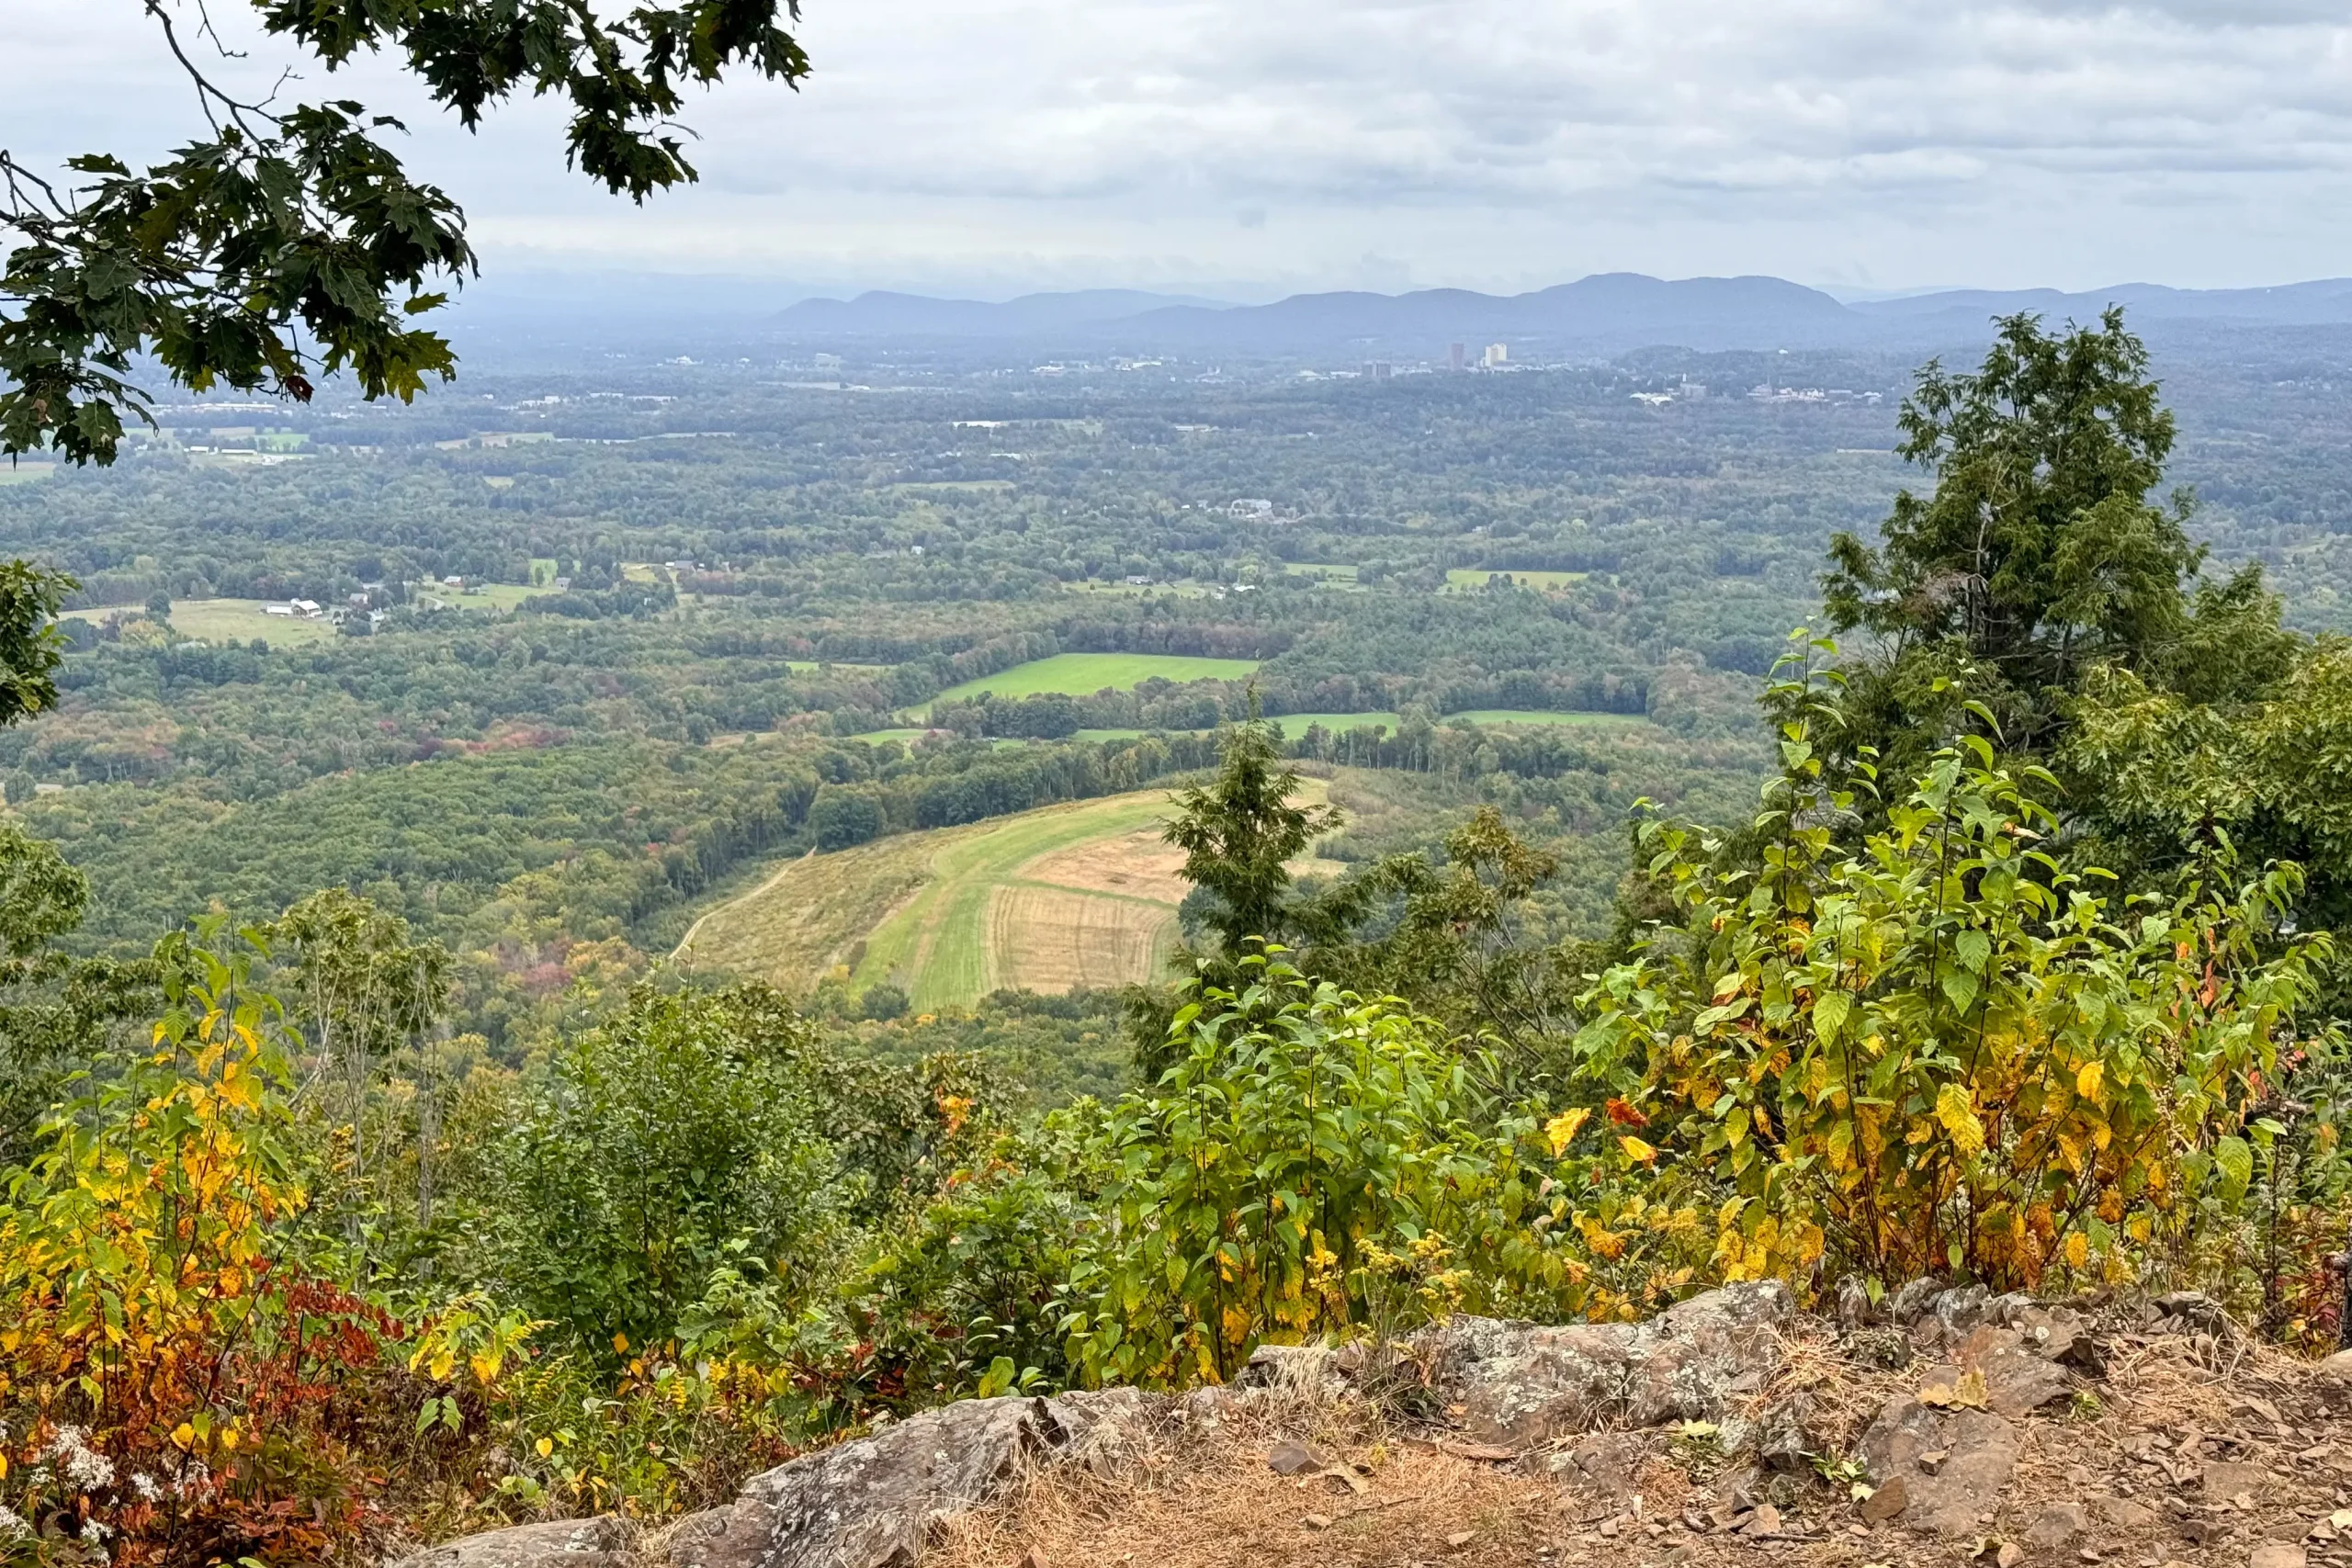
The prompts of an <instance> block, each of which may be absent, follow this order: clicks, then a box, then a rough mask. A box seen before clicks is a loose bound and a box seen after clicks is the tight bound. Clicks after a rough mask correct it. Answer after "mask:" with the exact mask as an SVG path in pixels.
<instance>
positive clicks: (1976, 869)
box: [1577, 717, 2337, 1290]
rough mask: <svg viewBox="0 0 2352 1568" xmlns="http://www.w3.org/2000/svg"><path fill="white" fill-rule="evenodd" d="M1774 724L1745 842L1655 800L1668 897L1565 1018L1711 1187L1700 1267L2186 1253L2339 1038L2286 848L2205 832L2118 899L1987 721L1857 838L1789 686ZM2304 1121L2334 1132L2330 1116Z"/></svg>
mask: <svg viewBox="0 0 2352 1568" xmlns="http://www.w3.org/2000/svg"><path fill="white" fill-rule="evenodd" d="M1783 752H1784V755H1785V757H1786V759H1787V761H1788V762H1789V765H1790V770H1791V771H1790V774H1789V777H1788V780H1787V781H1786V782H1785V783H1784V784H1783V785H1782V786H1781V795H1780V797H1779V799H1778V800H1777V801H1776V802H1774V809H1772V810H1771V811H1770V812H1768V813H1767V815H1766V816H1765V817H1764V818H1760V819H1759V821H1758V824H1757V838H1758V840H1759V841H1760V853H1759V854H1758V857H1757V858H1758V865H1757V868H1756V869H1754V870H1748V869H1744V868H1743V867H1742V866H1740V865H1739V864H1737V863H1733V862H1731V861H1730V860H1729V858H1728V857H1726V856H1724V854H1723V853H1722V852H1721V849H1720V846H1718V845H1717V844H1715V843H1713V842H1712V841H1710V840H1708V839H1706V838H1704V837H1702V836H1701V835H1699V834H1696V833H1693V832H1691V831H1688V830H1685V829H1678V828H1671V827H1667V826H1664V825H1658V824H1653V825H1650V826H1648V827H1646V828H1645V829H1643V833H1642V841H1643V842H1644V844H1645V846H1646V847H1647V848H1648V850H1649V851H1650V852H1651V854H1652V856H1653V857H1654V858H1653V859H1652V860H1651V862H1650V863H1649V866H1648V874H1649V875H1650V876H1651V877H1652V878H1653V879H1655V880H1656V881H1657V882H1659V883H1660V884H1662V885H1664V886H1667V887H1668V888H1669V889H1670V890H1671V894H1672V897H1673V898H1674V900H1675V901H1676V903H1677V905H1678V906H1679V910H1680V915H1681V919H1680V920H1679V924H1678V925H1677V926H1675V927H1673V928H1671V929H1668V930H1664V931H1660V932H1658V933H1657V935H1656V936H1654V937H1653V938H1652V939H1651V940H1650V941H1649V942H1646V943H1645V945H1644V946H1643V948H1642V949H1641V951H1640V952H1638V953H1636V955H1635V957H1634V960H1633V961H1632V962H1631V963H1628V964H1623V965H1621V966H1619V967H1617V968H1614V969H1611V971H1609V972H1608V973H1607V974H1606V975H1604V976H1601V977H1600V983H1599V985H1598V986H1597V987H1596V988H1595V989H1594V990H1593V991H1592V993H1591V994H1590V996H1589V998H1586V1005H1587V1006H1588V1007H1589V1009H1590V1010H1591V1018H1590V1021H1589V1023H1588V1024H1587V1025H1586V1027H1585V1028H1584V1029H1583V1031H1582V1032H1581V1033H1580V1035H1579V1037H1578V1040H1577V1051H1578V1053H1579V1055H1580V1056H1581V1058H1582V1060H1583V1063H1584V1071H1585V1073H1586V1074H1587V1075H1588V1077H1589V1079H1590V1081H1591V1082H1592V1083H1593V1084H1594V1085H1595V1086H1596V1088H1597V1089H1598V1088H1603V1087H1605V1088H1606V1089H1608V1090H1609V1091H1610V1092H1612V1093H1616V1094H1619V1095H1622V1096H1623V1097H1624V1098H1625V1099H1626V1100H1628V1101H1630V1102H1633V1103H1634V1104H1636V1105H1637V1106H1638V1107H1640V1108H1641V1109H1642V1110H1643V1112H1644V1114H1645V1116H1646V1117H1647V1118H1649V1119H1650V1120H1651V1121H1652V1122H1653V1123H1654V1131H1653V1133H1652V1134H1649V1135H1650V1136H1651V1137H1653V1138H1654V1139H1655V1140H1656V1144H1657V1147H1658V1148H1659V1150H1660V1151H1661V1152H1660V1154H1659V1156H1658V1157H1659V1159H1660V1162H1661V1164H1662V1165H1664V1166H1666V1167H1668V1168H1676V1167H1679V1168H1681V1169H1682V1170H1683V1171H1684V1172H1686V1173H1687V1174H1689V1175H1690V1176H1691V1177H1693V1178H1695V1179H1698V1180H1701V1181H1703V1182H1707V1183H1713V1184H1717V1185H1719V1186H1720V1187H1722V1188H1723V1189H1724V1192H1725V1196H1724V1201H1723V1203H1722V1206H1721V1208H1720V1209H1719V1211H1718V1213H1717V1214H1716V1216H1715V1224H1716V1228H1717V1240H1716V1252H1715V1260H1714V1265H1713V1271H1714V1272H1715V1273H1716V1274H1718V1275H1719V1276H1720V1277H1722V1278H1725V1279H1743V1278H1754V1277H1758V1276H1762V1275H1781V1276H1783V1277H1787V1278H1792V1279H1794V1280H1799V1281H1800V1282H1804V1281H1809V1280H1819V1279H1820V1278H1821V1277H1822V1276H1823V1274H1824V1273H1825V1272H1832V1273H1834V1272H1835V1271H1838V1270H1844V1269H1854V1270H1858V1271H1860V1272H1861V1273H1863V1274H1864V1275H1866V1276H1868V1277H1870V1278H1871V1279H1872V1280H1877V1281H1883V1282H1890V1283H1891V1282H1894V1281H1899V1280H1905V1279H1909V1278H1912V1277H1915V1276H1917V1275H1920V1274H1928V1273H1937V1274H1949V1275H1957V1276H1962V1277H1965V1278H1968V1279H1972V1280H1981V1281H1983V1282H1984V1283H1985V1284H1987V1285H1989V1286H1991V1287H1993V1288H1995V1289H2001V1290H2005V1289H2010V1288H2018V1287H2022V1288H2037V1287H2039V1288H2047V1287H2048V1286H2049V1285H2050V1284H2051V1283H2052V1282H2053V1280H2104V1281H2109V1282H2117V1281H2122V1280H2132V1279H2135V1278H2141V1277H2149V1276H2154V1275H2157V1274H2161V1273H2171V1274H2173V1275H2175V1276H2176V1277H2177V1276H2178V1275H2179V1274H2181V1273H2184V1272H2185V1273H2188V1274H2192V1275H2193V1274H2198V1273H2200V1272H2202V1271H2203V1270H2202V1269H2201V1268H2200V1266H2199V1265H2200V1258H2199V1254H2200V1248H2206V1249H2209V1250H2208V1254H2207V1256H2206V1257H2205V1258H2203V1259H2202V1261H2203V1262H2204V1263H2207V1264H2210V1263H2211V1262H2213V1261H2215V1260H2214V1259H2212V1258H2211V1256H2210V1248H2209V1244H2210V1242H2211V1239H2212V1238H2213V1237H2214V1236H2215V1235H2219V1234H2222V1233H2223V1232H2225V1231H2226V1230H2227V1228H2228V1227H2229V1225H2230V1224H2231V1223H2232V1221H2233V1217H2234V1216H2238V1215H2240V1214H2242V1213H2243V1212H2244V1211H2245V1206H2246V1203H2247V1200H2248V1197H2249V1194H2250V1193H2251V1192H2254V1191H2256V1189H2257V1183H2256V1166H2257V1163H2258V1161H2257V1156H2258V1155H2262V1156H2264V1158H2265V1159H2267V1157H2268V1156H2267V1151H2268V1149H2269V1148H2270V1146H2271V1145H2272V1144H2273V1143H2274V1142H2275V1141H2276V1139H2277V1137H2278V1134H2281V1133H2283V1132H2285V1131H2286V1126H2285V1124H2284V1123H2283V1122H2280V1121H2279V1120H2278V1114H2281V1113H2284V1111H2285V1107H2286V1102H2287V1100H2288V1099H2289V1098H2290V1097H2289V1096H2288V1095H2286V1094H2285V1093H2284V1092H2283V1089H2284V1088H2285V1087H2286V1086H2287V1084H2288V1080H2289V1079H2290V1078H2291V1077H2294V1076H2295V1075H2296V1074H2298V1073H2304V1074H2310V1073H2312V1072H2314V1071H2316V1070H2317V1068H2318V1066H2320V1065H2322V1064H2324V1063H2325V1062H2326V1061H2327V1060H2329V1059H2330V1058H2332V1057H2333V1055H2335V1051H2336V1045H2337V1042H2336V1041H2335V1037H2334V1035H2333V1033H2332V1032H2312V1033H2309V1034H2306V1033H2305V1032H2303V1031H2302V1030H2301V1029H2300V1028H2299V1022H2298V1021H2299V1013H2300V1010H2301V1009H2302V1008H2304V1007H2305V1006H2306V1005H2307V1004H2308V1003H2309V1002H2310V1000H2311V998H2312V997H2313V995H2314V992H2315V989H2316V985H2317V966H2318V964H2320V963H2321V962H2322V961H2323V960H2324V957H2325V956H2326V955H2327V954H2328V952H2329V949H2328V945H2327V942H2326V940H2325V938H2324V937H2322V936H2301V937H2298V936H2292V935H2290V934H2289V933H2290V932H2291V931H2292V930H2293V927H2292V922H2291V920H2290V918H2289V917H2290V909H2291V908H2292V904H2293V900H2294V897H2295V894H2296V892H2297V890H2298V888H2299V887H2300V886H2301V878H2300V875H2299V874H2298V873H2297V872H2296V870H2295V869H2294V868H2293V867H2291V866H2285V865H2278V866H2272V867H2268V868H2267V869H2265V870H2264V871H2262V872H2261V873H2259V874H2254V875H2251V876H2248V877H2246V878H2245V880H2244V881H2243V882H2242V883H2233V881H2231V880H2230V879H2231V877H2232V876H2233V860H2232V857H2231V856H2230V854H2229V853H2228V851H2227V845H2226V843H2225V842H2220V841H2216V842H2214V843H2212V844H2211V845H2210V846H2209V847H2208V852H2207V853H2206V855H2205V856H2204V859H2203V862H2202V863H2201V865H2200V866H2199V870H2198V874H2197V875H2196V876H2195V877H2194V878H2193V880H2192V881H2191V882H2190V883H2189V885H2188V886H2187V887H2186V889H2185V890H2184V891H2182V892H2181V893H2180V894H2179V895H2178V896H2177V897H2174V898H2171V899H2169V900H2162V899H2155V900H2148V899H2142V900H2131V901H2128V902H2126V901H2121V900H2118V899H2115V898H2114V897H2111V896H2109V895H2108V894H2107V889H2108V888H2109V887H2111V886H2112V883H2111V879H2104V878H2103V877H2102V876H2101V874H2098V873H2078V872H2076V871H2074V870H2070V869H2068V868H2067V867H2066V866H2064V864H2062V863H2060V861H2059V860H2058V859H2057V858H2056V857H2054V856H2053V855H2052V853H2051V852H2048V850H2046V849H2045V848H2044V847H2043V846H2044V845H2046V844H2047V843H2048V842H2049V841H2050V840H2051V837H2052V834H2053V833H2054V831H2055V826H2056V825H2055V822H2054V819H2053V818H2052V814H2051V812H2050V811H2049V809H2048V808H2047V807H2045V806H2043V805H2042V804H2041V802H2040V800H2038V799H2037V798H2036V795H2035V793H2034V792H2035V791H2036V790H2037V789H2043V790H2046V789H2048V788H2050V787H2051V785H2052V781H2051V779H2050V777H2049V775H2048V774H2046V773H2042V772H2041V770H2039V769H2033V768H2028V769H2024V770H2022V771H2018V772H2012V771H2010V770H2008V769H2006V768H2002V767H1999V766H1996V759H1995V755H1994V752H1993V749H1992V747H1991V746H1990V745H1989V744H1988V743H1987V742H1985V741H1984V740H1982V739H1969V740H1968V741H1967V742H1966V745H1965V747H1964V748H1963V749H1962V750H1955V751H1947V752H1945V753H1944V754H1942V755H1941V756H1939V758H1938V759H1937V760H1936V761H1935V763H1934V765H1933V767H1932V768H1931V769H1930V770H1929V772H1928V773H1927V774H1926V775H1925V776H1923V777H1921V778H1920V779H1918V780H1917V783H1916V785H1915V786H1914V787H1913V788H1912V789H1911V790H1910V792H1909V793H1908V794H1907V795H1905V796H1904V797H1903V798H1902V799H1901V800H1900V801H1899V802H1898V803H1896V804H1894V805H1893V806H1892V807H1890V808H1889V809H1888V811H1887V813H1886V826H1885V828H1884V829H1883V830H1881V831H1876V832H1871V833H1870V834H1868V835H1867V836H1864V837H1862V838H1861V839H1860V841H1859V842H1858V843H1849V842H1847V841H1846V840H1843V839H1841V838H1840V836H1839V832H1840V829H1841V828H1842V827H1844V826H1845V825H1847V824H1848V823H1849V822H1850V820H1851V818H1850V817H1849V816H1847V815H1846V813H1847V812H1848V811H1849V808H1850V807H1852V806H1853V804H1854V802H1853V800H1852V799H1851V798H1850V797H1839V798H1834V799H1832V798H1825V797H1824V796H1823V795H1821V793H1820V792H1819V791H1818V790H1817V788H1816V787H1815V779H1816V778H1817V776H1818V770H1819V764H1818V762H1817V761H1816V760H1815V757H1814V756H1813V753H1812V749H1811V746H1810V744H1809V740H1808V733H1807V723H1806V720H1805V719H1804V718H1803V717H1798V718H1796V719H1793V720H1792V722H1791V723H1790V724H1789V726H1788V728H1786V730H1785V731H1784V735H1783ZM2310 1111H2312V1107H2311V1106H2309V1105H2307V1104H2304V1105H2299V1106H2298V1107H2297V1114H2299V1115H2304V1116H2306V1117H2308V1113H2309V1112H2310ZM2321 1120H2322V1121H2325V1120H2326V1117H2325V1115H2323V1116H2322V1117H2321ZM2306 1138H2307V1142H2306V1146H2307V1148H2308V1149H2310V1150H2312V1151H2316V1152H2318V1153H2319V1154H2320V1155H2321V1156H2324V1157H2325V1158H2327V1159H2329V1160H2335V1158H2336V1157H2337V1156H2336V1153H2335V1145H2334V1138H2333V1131H2332V1127H2330V1128H2329V1129H2328V1130H2327V1131H2326V1132H2324V1133H2321V1132H2319V1131H2318V1130H2317V1129H2315V1128H2307V1129H2306ZM2307 1174H2308V1173H2307Z"/></svg>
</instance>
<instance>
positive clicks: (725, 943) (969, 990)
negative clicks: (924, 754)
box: [678, 780, 1336, 1011]
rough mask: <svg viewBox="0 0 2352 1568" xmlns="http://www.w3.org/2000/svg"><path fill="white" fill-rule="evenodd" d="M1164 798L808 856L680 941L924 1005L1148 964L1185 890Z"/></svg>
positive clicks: (750, 973)
mask: <svg viewBox="0 0 2352 1568" xmlns="http://www.w3.org/2000/svg"><path fill="white" fill-rule="evenodd" d="M1306 784H1307V785H1308V793H1310V794H1311V795H1314V797H1315V798H1317V799H1320V798H1321V797H1322V795H1323V793H1324V785H1323V784H1322V782H1321V781H1320V780H1308V781H1306ZM1170 810H1171V807H1170V805H1169V797H1168V794H1167V792H1166V791H1164V790H1156V789H1155V790H1140V791H1137V792H1136V793H1135V794H1133V795H1113V796H1111V797H1109V798H1107V799H1103V800H1087V801H1078V802H1073V803H1071V804H1069V805H1065V806H1049V807H1043V808H1042V809H1039V810H1036V811H1024V812H1023V813H1021V814H1020V815H1018V816H1014V817H1004V818H994V819H992V820H989V821H987V822H975V823H972V824H969V825H967V826H966V827H961V828H941V829H933V830H931V831H928V832H921V833H902V834H899V835H898V836H896V837H893V838H888V839H877V840H875V841H874V842H872V843H869V844H861V845H858V846H857V847H856V848H854V849H849V850H842V851H839V852H835V853H833V854H828V855H810V856H808V857H806V858H805V859H801V860H796V861H793V862H791V863H788V864H786V865H785V866H784V867H782V868H781V869H779V870H778V871H777V872H776V873H775V874H774V875H773V876H771V877H770V878H769V879H768V880H767V881H766V882H764V883H763V884H762V885H761V886H758V887H757V888H754V889H753V890H752V892H750V893H747V894H745V895H743V896H742V897H740V898H737V899H734V900H733V901H731V902H729V903H727V904H723V905H721V906H719V907H718V908H715V909H713V910H711V911H710V912H709V913H708V914H707V915H705V916H704V917H703V918H702V919H700V920H698V921H697V922H695V928H694V930H692V931H689V932H688V933H687V934H686V940H685V941H684V942H682V943H681V944H680V945H679V950H678V955H679V957H680V958H681V959H682V960H685V961H690V962H691V963H692V964H694V966H695V967H697V968H702V969H708V970H723V971H725V972H727V973H729V974H734V975H740V976H744V977H746V978H753V979H762V980H766V981H768V982H769V983H770V984H772V985H775V986H777V987H781V988H783V989H786V990H790V991H801V990H806V989H807V988H808V987H810V986H812V985H814V984H815V983H816V982H817V981H818V980H820V979H821V978H823V977H824V976H826V975H827V974H828V973H831V972H832V971H833V970H835V969H837V968H842V967H846V968H847V969H848V970H849V972H850V983H851V986H852V988H853V989H854V990H858V991H863V990H864V989H865V987H869V986H875V985H882V984H886V983H887V984H889V985H893V986H897V987H899V988H900V989H902V990H904V991H905V992H906V993H907V996H908V998H909V1000H910V1002H911V1003H912V1004H913V1005H914V1007H915V1008H916V1009H917V1010H922V1011H936V1010H940V1009H943V1008H960V1007H968V1006H970V1005H971V1004H972V1003H974V1002H976V1001H978V999H979V998H982V997H984V996H986V995H987V994H988V993H989V992H990V991H993V990H999V989H1002V988H1005V987H1015V988H1026V989H1029V990H1033V991H1038V992H1045V993H1058V992H1063V991H1069V990H1072V989H1075V988H1079V987H1091V988H1102V987H1113V986H1123V985H1125V984H1128V983H1129V982H1131V981H1136V980H1147V979H1152V978H1156V977H1158V976H1159V975H1160V973H1161V972H1162V970H1163V969H1164V968H1165V967H1166V965H1167V963H1168V959H1169V956H1170V953H1172V952H1173V951H1174V948H1175V943H1176V935H1177V931H1176V907H1177V905H1178V904H1179V903H1181V902H1182V899H1183V897H1184V894H1185V891H1186V887H1185V884H1184V881H1183V879H1182V876H1180V875H1179V874H1178V873H1179V870H1180V868H1181V867H1182V863H1183V856H1182V854H1181V853H1180V852H1177V851H1175V850H1172V849H1170V847H1169V846H1168V845H1167V844H1165V843H1163V842H1161V841H1160V837H1159V833H1160V825H1161V823H1162V822H1163V821H1164V820H1165V819H1166V818H1167V817H1168V816H1169V814H1170ZM1298 869H1300V870H1302V871H1305V870H1309V869H1312V870H1316V871H1320V872H1329V871H1330V870H1333V869H1336V868H1334V867H1330V866H1328V865H1325V864H1323V863H1306V864H1302V865H1301V866H1300V867H1299V868H1298Z"/></svg>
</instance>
